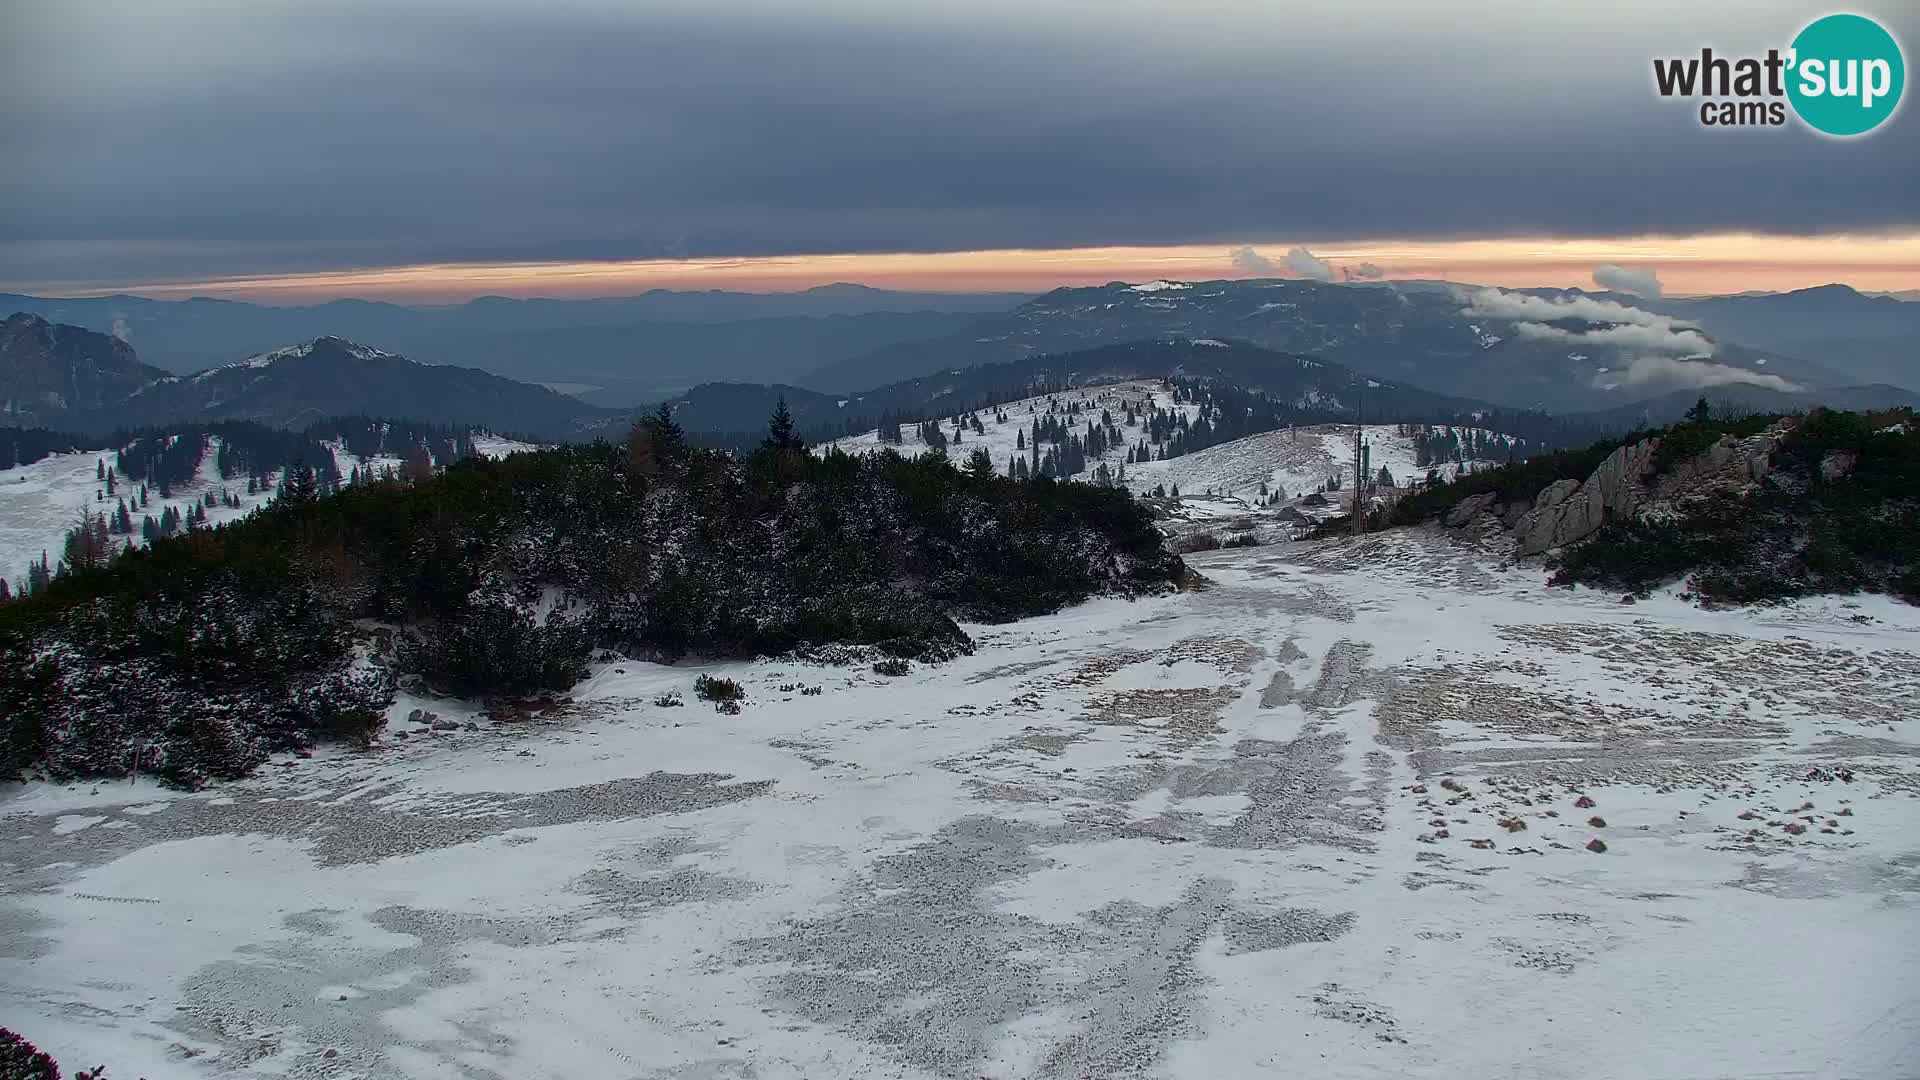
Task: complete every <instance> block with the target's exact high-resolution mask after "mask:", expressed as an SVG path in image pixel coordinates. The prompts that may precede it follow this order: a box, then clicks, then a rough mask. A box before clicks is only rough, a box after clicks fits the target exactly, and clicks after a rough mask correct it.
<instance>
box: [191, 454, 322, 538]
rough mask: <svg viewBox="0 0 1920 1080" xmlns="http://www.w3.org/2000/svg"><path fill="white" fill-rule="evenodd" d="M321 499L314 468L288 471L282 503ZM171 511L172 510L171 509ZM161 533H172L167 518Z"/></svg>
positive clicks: (303, 466)
mask: <svg viewBox="0 0 1920 1080" xmlns="http://www.w3.org/2000/svg"><path fill="white" fill-rule="evenodd" d="M319 497H320V489H319V486H318V485H317V484H316V483H315V482H314V476H313V466H311V465H306V464H298V463H297V464H295V465H292V466H290V467H288V469H287V478H286V481H285V482H283V483H282V484H281V485H280V501H281V502H285V503H289V504H301V503H310V502H313V501H314V500H315V499H318V498H319ZM169 509H171V508H169ZM160 526H161V531H163V532H172V531H173V530H171V529H168V528H166V518H165V516H164V515H163V516H162V517H161V519H160Z"/></svg>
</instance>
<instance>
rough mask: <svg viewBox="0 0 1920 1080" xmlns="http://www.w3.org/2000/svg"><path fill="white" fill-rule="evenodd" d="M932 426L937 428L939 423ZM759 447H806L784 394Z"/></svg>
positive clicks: (774, 410) (778, 448) (775, 406)
mask: <svg viewBox="0 0 1920 1080" xmlns="http://www.w3.org/2000/svg"><path fill="white" fill-rule="evenodd" d="M934 426H935V430H938V427H939V425H938V424H936V425H934ZM760 447H761V449H763V450H775V451H788V450H792V451H804V450H805V449H806V448H807V444H806V442H805V441H803V440H802V439H801V438H800V436H798V435H796V434H794V430H793V413H791V412H789V411H788V410H787V399H786V397H785V396H784V395H782V396H781V398H780V399H779V401H778V402H777V403H776V404H775V405H774V407H773V415H772V416H770V417H768V418H767V437H766V438H765V439H763V440H761V442H760Z"/></svg>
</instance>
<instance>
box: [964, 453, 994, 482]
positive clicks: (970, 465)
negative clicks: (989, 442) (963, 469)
mask: <svg viewBox="0 0 1920 1080" xmlns="http://www.w3.org/2000/svg"><path fill="white" fill-rule="evenodd" d="M967 472H968V473H970V474H972V476H973V477H974V479H976V480H990V479H992V478H993V455H991V454H989V453H987V451H986V449H985V448H984V447H975V448H974V450H973V453H971V454H968V455H967Z"/></svg>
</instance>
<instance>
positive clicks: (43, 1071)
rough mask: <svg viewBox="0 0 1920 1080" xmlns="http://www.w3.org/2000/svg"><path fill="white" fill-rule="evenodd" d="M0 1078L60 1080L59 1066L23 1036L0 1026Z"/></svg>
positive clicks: (6, 1079)
mask: <svg viewBox="0 0 1920 1080" xmlns="http://www.w3.org/2000/svg"><path fill="white" fill-rule="evenodd" d="M0 1080H60V1066H59V1065H56V1064H54V1060H53V1058H52V1057H49V1056H48V1055H47V1054H44V1053H42V1052H41V1050H40V1048H39V1047H37V1046H35V1045H33V1044H32V1043H30V1042H28V1041H27V1040H26V1038H25V1037H24V1036H22V1035H19V1034H16V1033H15V1032H12V1031H9V1030H7V1029H6V1028H0Z"/></svg>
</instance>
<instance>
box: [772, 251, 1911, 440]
mask: <svg viewBox="0 0 1920 1080" xmlns="http://www.w3.org/2000/svg"><path fill="white" fill-rule="evenodd" d="M1849 291H1851V290H1849ZM1574 295H1577V294H1569V296H1570V297H1571V296H1574ZM1856 295H1857V294H1856ZM1629 299H1631V298H1629ZM1774 299H1775V298H1770V297H1761V298H1753V300H1754V302H1756V303H1762V304H1764V303H1767V302H1771V301H1772V300H1774ZM1528 300H1534V301H1536V302H1535V303H1533V304H1531V305H1529V304H1527V301H1528ZM1884 302H1885V303H1888V304H1895V305H1898V304H1899V302H1898V301H1891V300H1889V301H1884ZM1672 322H1673V320H1672V318H1670V317H1667V318H1663V317H1662V316H1661V313H1659V312H1654V311H1652V310H1650V309H1647V308H1639V307H1634V306H1632V305H1631V304H1626V305H1622V304H1618V303H1604V302H1599V301H1598V300H1597V301H1596V302H1594V303H1589V304H1586V305H1579V304H1575V303H1573V302H1572V300H1571V299H1570V298H1567V299H1559V300H1556V299H1553V298H1550V297H1545V296H1533V295H1530V294H1526V293H1509V292H1503V291H1501V290H1480V289H1474V288H1471V287H1465V286H1449V285H1447V284H1445V283H1401V282H1393V283H1367V284H1361V283H1325V282H1317V281H1296V280H1247V281H1198V282H1173V281H1155V282H1148V283H1146V284H1140V285H1128V284H1125V283H1121V282H1115V283H1112V284H1109V285H1102V286H1097V287H1092V288H1076V289H1056V290H1054V291H1053V292H1050V293H1047V294H1046V295H1044V296H1041V297H1037V298H1035V299H1033V300H1031V301H1028V302H1027V303H1025V304H1022V305H1021V306H1019V307H1017V308H1015V309H1013V310H1012V311H1009V312H1005V313H1000V314H989V315H983V316H981V317H979V318H977V319H975V320H974V321H973V322H972V323H971V324H969V325H968V326H966V327H964V328H962V329H960V330H957V331H954V332H953V333H951V334H948V335H947V336H945V337H943V338H936V339H933V340H929V341H913V342H903V343H899V344H894V345H887V346H882V347H881V348H879V349H876V350H874V351H872V352H869V353H867V354H865V355H863V356H857V357H852V358H850V359H848V360H845V361H842V362H840V363H837V364H832V365H829V366H827V367H825V368H821V369H819V370H816V371H814V372H813V373H811V374H810V375H808V376H806V377H804V378H800V379H796V380H793V381H795V382H797V383H800V384H801V385H805V386H812V387H816V388H821V389H834V388H857V387H861V386H872V385H877V384H881V383H885V382H888V381H890V380H897V379H902V378H907V377H911V376H914V375H919V374H924V373H926V372H929V371H938V370H943V369H948V368H961V367H968V366H971V365H974V364H981V363H993V362H997V361H1006V360H1010V359H1016V358H1020V357H1026V356H1035V355H1040V354H1047V353H1059V352H1068V351H1073V350H1078V349H1086V348H1089V347H1093V346H1097V345H1103V344H1109V343H1116V342H1124V341H1136V340H1140V339H1143V338H1156V337H1158V338H1205V337H1216V338H1222V339H1231V340H1236V341H1244V342H1248V343H1250V344H1254V345H1259V346H1264V347H1267V348H1271V349H1275V350H1279V351H1282V352H1289V353H1300V354H1307V355H1312V356H1316V357H1319V358H1320V359H1323V360H1328V361H1332V362H1335V363H1339V364H1343V365H1345V366H1346V367H1348V368H1351V369H1353V370H1354V371H1357V372H1360V373H1362V374H1366V375H1371V376H1373V377H1375V378H1381V379H1392V380H1397V381H1401V382H1405V383H1408V384H1410V385H1414V386H1420V387H1424V388H1426V389H1428V390H1432V391H1435V392H1437V393H1441V394H1452V395H1460V396H1470V397H1474V398H1479V399H1483V400H1487V401H1491V402H1495V403H1497V404H1500V405H1504V406H1507V407H1510V408H1526V409H1546V410H1550V411H1556V412H1561V411H1583V410H1592V409H1600V408H1609V407H1612V406H1614V405H1617V404H1619V403H1621V402H1623V401H1631V400H1637V399H1641V398H1647V397H1656V396H1659V395H1661V394H1664V393H1666V392H1668V391H1670V390H1674V389H1683V388H1686V387H1687V386H1690V385H1714V384H1717V383H1720V382H1726V381H1745V382H1748V383H1750V384H1753V385H1773V386H1775V387H1776V388H1779V389H1783V390H1792V389H1795V388H1808V387H1817V386H1831V385H1846V384H1851V383H1859V382H1868V381H1874V380H1871V379H1867V378H1862V377H1858V376H1855V375H1853V374H1852V373H1849V372H1847V371H1843V370H1840V369H1837V368H1834V367H1830V366H1827V365H1825V364H1823V363H1816V362H1812V361H1810V360H1807V359H1804V358H1800V357H1795V356H1789V355H1786V354H1782V353H1776V352H1771V351H1765V350H1758V349H1754V348H1751V347H1749V346H1747V345H1745V344H1736V343H1733V342H1730V341H1726V340H1718V341H1715V340H1709V336H1708V335H1703V334H1700V333H1698V332H1697V331H1696V332H1695V333H1694V334H1693V335H1691V336H1686V337H1681V336H1679V334H1678V330H1677V329H1676V328H1675V327H1673V326H1671V325H1668V324H1671V323H1672ZM1708 354H1710V356H1709V355H1708Z"/></svg>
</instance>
